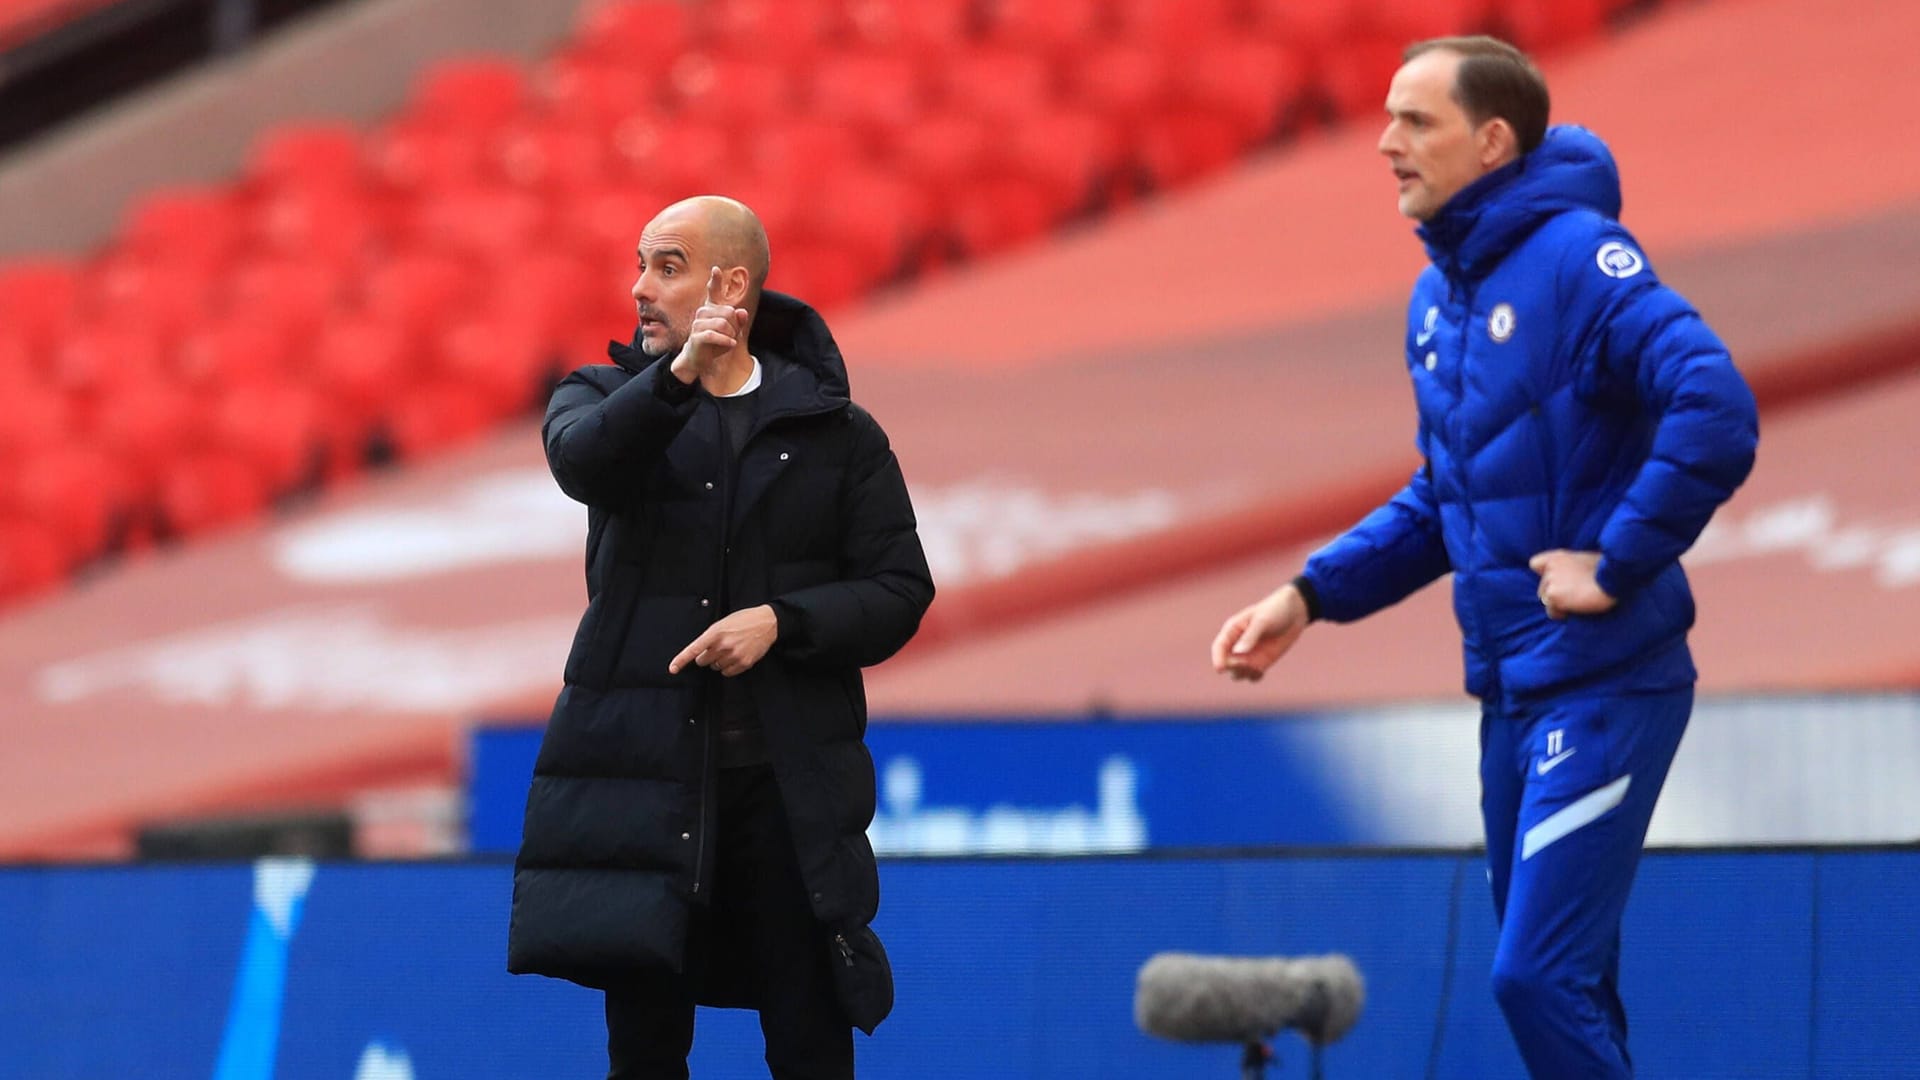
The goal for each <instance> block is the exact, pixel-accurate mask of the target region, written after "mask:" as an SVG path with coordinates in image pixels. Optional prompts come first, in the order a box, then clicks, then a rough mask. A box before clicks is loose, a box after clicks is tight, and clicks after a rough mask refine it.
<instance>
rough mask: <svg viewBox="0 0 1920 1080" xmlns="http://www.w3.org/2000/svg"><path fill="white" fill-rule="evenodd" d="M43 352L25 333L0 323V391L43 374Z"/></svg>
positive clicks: (38, 377)
mask: <svg viewBox="0 0 1920 1080" xmlns="http://www.w3.org/2000/svg"><path fill="white" fill-rule="evenodd" d="M43 358H44V357H43V354H42V353H41V352H40V351H39V350H38V349H36V348H34V346H33V343H32V342H30V341H28V340H27V338H26V335H24V334H20V333H16V332H14V331H12V330H9V329H7V328H6V326H5V325H4V324H0V391H4V389H5V388H6V387H9V386H12V385H14V384H15V383H20V382H28V383H30V382H34V381H37V380H38V379H40V378H43V377H44V376H45V370H44V366H45V365H44V364H43V363H42V360H43Z"/></svg>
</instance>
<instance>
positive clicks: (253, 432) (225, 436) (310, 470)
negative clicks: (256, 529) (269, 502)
mask: <svg viewBox="0 0 1920 1080" xmlns="http://www.w3.org/2000/svg"><path fill="white" fill-rule="evenodd" d="M322 433H323V431H322V413H321V404H320V401H319V398H318V395H317V394H316V393H315V392H314V391H313V390H311V389H309V388H308V387H306V386H304V385H301V384H299V383H295V382H293V381H291V380H288V381H284V382H277V383H261V382H256V383H246V384H242V385H238V386H229V387H222V388H221V389H220V391H219V393H218V395H217V396H216V397H215V398H214V399H213V401H212V402H211V403H210V407H209V409H208V414H207V422H206V432H205V439H204V444H205V445H206V446H209V447H211V448H213V449H216V450H220V451H224V452H227V453H230V454H233V455H235V456H237V457H239V458H240V459H241V460H243V461H245V462H247V463H248V464H249V465H250V466H251V467H252V468H253V470H254V472H255V473H256V475H258V476H259V477H260V479H261V481H262V483H263V484H265V485H266V489H267V490H268V491H270V492H275V493H278V492H285V491H294V490H298V489H300V488H302V487H305V486H307V485H308V484H309V483H311V482H313V481H314V480H316V479H318V476H319V468H320V466H321V464H322V463H323V461H324V457H323V441H322Z"/></svg>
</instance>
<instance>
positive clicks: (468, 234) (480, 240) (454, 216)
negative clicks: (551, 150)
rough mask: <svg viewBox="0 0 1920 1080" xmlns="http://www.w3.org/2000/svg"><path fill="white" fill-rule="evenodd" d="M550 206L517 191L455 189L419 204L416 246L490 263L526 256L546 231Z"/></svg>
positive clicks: (413, 231)
mask: <svg viewBox="0 0 1920 1080" xmlns="http://www.w3.org/2000/svg"><path fill="white" fill-rule="evenodd" d="M546 225H547V207H546V204H545V203H543V202H541V201H540V199H539V198H537V197H535V196H533V195H531V194H528V193H527V192H524V191H521V190H518V189H516V188H511V187H506V186H504V185H501V186H491V187H489V186H481V185H475V186H472V187H465V188H449V189H446V190H442V191H438V192H435V193H433V194H432V195H429V196H427V197H425V198H422V199H421V200H420V201H419V202H417V203H415V204H414V208H413V225H412V229H411V236H410V242H411V243H412V244H413V245H416V246H417V247H418V248H419V249H420V250H423V251H440V252H445V253H448V254H452V255H467V256H474V257H477V258H480V259H483V260H486V261H489V262H497V261H501V260H504V259H509V258H511V257H513V256H515V255H518V254H522V253H524V252H525V251H526V250H527V249H528V248H529V247H532V246H533V245H534V244H536V243H537V242H538V241H539V240H540V238H541V237H542V235H543V234H544V233H545V230H546Z"/></svg>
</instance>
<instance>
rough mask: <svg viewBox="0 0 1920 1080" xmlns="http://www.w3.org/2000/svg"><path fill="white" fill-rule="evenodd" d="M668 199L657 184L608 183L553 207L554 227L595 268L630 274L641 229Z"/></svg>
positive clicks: (669, 200)
mask: <svg viewBox="0 0 1920 1080" xmlns="http://www.w3.org/2000/svg"><path fill="white" fill-rule="evenodd" d="M671 201H672V200H671V199H670V198H669V197H668V196H667V195H666V194H665V193H664V192H662V191H660V190H659V189H658V188H656V187H651V186H642V185H641V184H640V183H630V184H628V183H614V184H607V185H603V186H601V187H599V188H597V189H595V190H592V191H587V192H583V193H581V195H580V196H579V197H578V198H575V199H570V200H568V201H567V203H566V205H564V206H560V207H556V208H555V211H554V214H555V218H554V228H555V231H556V232H557V233H558V234H559V235H560V237H561V238H562V239H563V240H565V241H567V242H568V243H569V244H570V245H571V247H572V249H573V250H574V251H576V252H578V253H579V254H580V255H581V257H583V258H584V259H586V260H587V261H588V262H589V263H591V264H592V265H593V267H594V268H595V269H596V270H603V269H608V268H613V269H618V270H619V271H620V273H622V274H631V273H632V272H633V269H634V266H635V260H634V248H635V247H636V246H637V245H638V244H639V242H640V230H642V229H644V228H646V225H647V222H649V221H651V220H652V219H653V215H655V214H657V213H659V212H660V210H661V208H662V207H664V206H666V205H667V203H668V202H671Z"/></svg>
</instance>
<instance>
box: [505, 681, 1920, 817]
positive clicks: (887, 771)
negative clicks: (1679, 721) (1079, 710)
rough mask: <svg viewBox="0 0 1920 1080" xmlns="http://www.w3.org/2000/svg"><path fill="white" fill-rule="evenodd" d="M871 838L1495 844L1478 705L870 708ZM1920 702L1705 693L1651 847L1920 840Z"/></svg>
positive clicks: (524, 765)
mask: <svg viewBox="0 0 1920 1080" xmlns="http://www.w3.org/2000/svg"><path fill="white" fill-rule="evenodd" d="M539 741H540V731H539V729H538V728H537V727H529V726H524V725H517V726H498V727H482V728H480V729H479V730H478V731H476V732H475V734H474V736H473V744H472V755H471V770H470V774H469V798H468V805H469V807H470V809H471V818H470V822H469V824H470V840H471V843H472V848H473V850H475V851H486V852H511V851H513V850H515V849H516V848H517V847H518V846H519V842H520V815H521V812H522V809H523V808H524V806H525V803H526V793H527V785H528V783H529V781H530V779H531V777H532V773H533V760H534V755H535V751H536V750H537V749H538V747H539ZM867 745H868V746H869V747H870V748H871V749H872V751H873V757H874V765H875V769H876V772H877V776H876V780H877V782H878V791H879V796H880V797H879V811H878V814H877V815H876V816H875V819H874V823H873V827H872V829H870V830H869V834H868V835H869V837H870V838H871V839H872V841H873V845H874V849H875V850H876V851H879V852H881V853H882V854H895V855H992V854H1054V855H1062V854H1099V853H1123V852H1130V851H1143V850H1167V849H1192V848H1196V847H1242V846H1261V845H1265V846H1346V845H1368V846H1391V847H1444V846H1455V845H1464V844H1471V843H1476V842H1478V841H1479V839H1480V814H1479V797H1480V791H1479V767H1478V763H1477V756H1478V752H1479V712H1478V710H1477V708H1476V707H1475V706H1474V705H1473V704H1472V703H1471V702H1464V703H1460V704H1453V705H1433V706H1409V707H1403V708H1395V709H1383V710H1370V711H1364V712H1352V713H1307V714H1298V715H1278V716H1241V717H1206V716H1186V717H1129V718H1126V719H1059V718H1051V719H1030V720H1009V719H977V718H975V719H968V718H952V719H949V720H939V719H915V720H876V721H875V722H874V723H873V724H871V725H869V726H868V729H867ZM1915 763H1920V696H1916V695H1911V694H1905V695H1880V696H1870V695H1852V696H1848V697H1844V698H1793V697H1780V696H1775V697H1769V698H1765V699H1754V700H1743V699H1713V698H1709V699H1705V700H1702V701H1701V702H1699V703H1698V704H1697V705H1696V707H1695V710H1694V715H1693V719H1692V720H1691V721H1690V723H1689V725H1688V728H1687V733H1686V740H1685V743H1684V744H1683V745H1682V747H1681V751H1680V755H1679V758H1678V759H1677V760H1676V761H1675V763H1674V767H1673V772H1672V774H1671V776H1670V777H1669V778H1668V781H1667V785H1666V788H1665V791H1664V792H1663V794H1662V796H1661V800H1660V806H1659V810H1658V811H1657V812H1656V813H1655V815H1654V819H1653V826H1652V829H1651V830H1650V834H1649V836H1650V840H1651V841H1652V842H1653V843H1656V844H1709V845H1723V844H1834V843H1888V842H1911V841H1915V840H1920V784H1914V783H1913V782H1912V780H1913V769H1914V767H1915Z"/></svg>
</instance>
